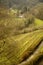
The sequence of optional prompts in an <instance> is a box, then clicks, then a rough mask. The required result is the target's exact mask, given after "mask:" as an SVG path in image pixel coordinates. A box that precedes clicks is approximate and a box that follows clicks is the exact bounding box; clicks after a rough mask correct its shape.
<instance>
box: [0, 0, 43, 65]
mask: <svg viewBox="0 0 43 65" xmlns="http://www.w3.org/2000/svg"><path fill="white" fill-rule="evenodd" d="M9 1H10V0H9ZM33 1H34V0H32V1H29V2H30V3H32V2H33ZM0 2H1V1H0ZM7 2H8V1H7ZM20 2H21V1H20ZM26 2H27V1H26ZM34 2H35V3H36V2H37V1H34ZM21 3H22V2H21ZM37 3H38V2H37ZM32 4H33V3H32ZM32 4H31V5H30V6H29V7H27V6H24V7H23V9H16V8H14V7H12V8H10V6H12V5H11V4H10V5H9V7H8V8H6V7H5V6H3V5H1V4H0V5H1V7H0V65H35V64H36V62H37V61H38V60H39V59H40V57H43V9H42V8H43V7H42V6H43V4H42V3H41V4H39V5H40V6H39V5H37V6H35V7H33V6H32ZM23 5H24V4H23ZM33 5H34V4H33ZM21 6H22V5H20V7H21ZM20 7H18V8H20ZM31 7H33V8H31ZM21 8H22V7H21ZM36 65H37V64H36ZM40 65H41V64H40ZM42 65H43V64H42Z"/></svg>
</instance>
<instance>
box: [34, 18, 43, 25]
mask: <svg viewBox="0 0 43 65" xmlns="http://www.w3.org/2000/svg"><path fill="white" fill-rule="evenodd" d="M35 24H36V26H43V20H40V19H35Z"/></svg>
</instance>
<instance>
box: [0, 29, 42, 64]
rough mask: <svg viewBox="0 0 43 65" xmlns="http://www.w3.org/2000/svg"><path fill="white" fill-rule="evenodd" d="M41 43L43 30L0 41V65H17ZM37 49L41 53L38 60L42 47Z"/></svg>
mask: <svg viewBox="0 0 43 65" xmlns="http://www.w3.org/2000/svg"><path fill="white" fill-rule="evenodd" d="M41 41H43V30H37V31H34V32H31V33H26V34H20V35H17V36H12V37H8V38H6V39H3V40H0V65H18V64H19V63H21V62H22V61H25V60H26V59H27V58H28V57H29V56H30V55H31V54H32V53H33V52H34V51H35V50H36V48H38V46H39V45H40V44H41ZM42 44H43V43H42ZM39 49H40V50H41V53H40V55H38V58H39V57H40V56H41V55H43V45H42V48H40V47H39ZM40 50H38V51H40ZM38 54H39V53H38ZM34 57H35V55H34ZM36 57H37V56H36ZM31 60H32V59H31ZM26 63H27V62H26ZM21 65H22V64H21ZM24 65H25V64H24ZM27 65H28V64H27ZM31 65H32V64H31Z"/></svg>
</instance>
